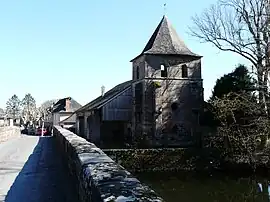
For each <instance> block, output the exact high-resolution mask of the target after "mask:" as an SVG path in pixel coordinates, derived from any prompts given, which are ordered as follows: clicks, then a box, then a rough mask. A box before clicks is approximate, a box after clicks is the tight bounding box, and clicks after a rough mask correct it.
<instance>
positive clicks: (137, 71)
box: [136, 67, 140, 79]
mask: <svg viewBox="0 0 270 202" xmlns="http://www.w3.org/2000/svg"><path fill="white" fill-rule="evenodd" d="M136 77H137V79H139V78H140V68H139V67H137V68H136Z"/></svg>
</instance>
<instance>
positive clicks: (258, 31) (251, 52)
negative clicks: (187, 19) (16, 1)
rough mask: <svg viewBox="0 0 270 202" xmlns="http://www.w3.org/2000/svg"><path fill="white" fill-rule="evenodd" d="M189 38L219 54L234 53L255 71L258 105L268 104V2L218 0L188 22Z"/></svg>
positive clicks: (266, 0)
mask: <svg viewBox="0 0 270 202" xmlns="http://www.w3.org/2000/svg"><path fill="white" fill-rule="evenodd" d="M192 19H193V22H194V26H193V27H190V31H191V34H192V35H193V36H195V37H197V38H199V39H200V40H201V41H202V42H209V43H211V44H213V45H214V46H215V47H217V48H218V49H220V50H222V51H230V52H233V53H236V54H238V55H240V56H242V57H244V58H245V59H247V60H248V61H250V62H251V63H252V65H253V67H254V68H255V69H256V71H255V73H256V77H257V84H258V87H259V101H260V103H263V104H265V103H268V106H267V107H268V114H269V113H270V105H269V96H268V86H267V84H268V77H269V76H268V75H269V58H268V57H267V51H268V50H267V49H268V47H267V44H268V42H269V30H270V29H269V26H270V16H269V2H268V0H219V1H218V3H217V4H216V5H212V6H211V7H210V8H209V9H206V10H205V11H204V12H203V13H202V14H201V15H200V16H198V15H196V16H195V17H193V18H192Z"/></svg>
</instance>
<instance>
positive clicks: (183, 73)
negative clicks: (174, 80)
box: [182, 65, 188, 78]
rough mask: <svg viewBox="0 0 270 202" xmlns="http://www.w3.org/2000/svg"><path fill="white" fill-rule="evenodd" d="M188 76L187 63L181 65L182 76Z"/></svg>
mask: <svg viewBox="0 0 270 202" xmlns="http://www.w3.org/2000/svg"><path fill="white" fill-rule="evenodd" d="M187 77H188V67H187V65H183V66H182V78H187Z"/></svg>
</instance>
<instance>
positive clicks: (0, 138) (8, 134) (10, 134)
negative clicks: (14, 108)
mask: <svg viewBox="0 0 270 202" xmlns="http://www.w3.org/2000/svg"><path fill="white" fill-rule="evenodd" d="M20 135H21V130H20V128H19V127H16V126H4V127H0V143H1V142H5V141H7V140H9V139H12V138H16V137H19V136H20Z"/></svg>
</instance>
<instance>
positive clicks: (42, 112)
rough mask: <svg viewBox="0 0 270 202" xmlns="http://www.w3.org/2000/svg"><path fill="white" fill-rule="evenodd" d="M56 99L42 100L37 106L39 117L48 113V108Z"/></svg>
mask: <svg viewBox="0 0 270 202" xmlns="http://www.w3.org/2000/svg"><path fill="white" fill-rule="evenodd" d="M57 101H58V100H57V99H52V100H47V101H45V102H43V103H42V104H41V105H40V107H39V108H38V114H39V116H40V117H43V116H46V115H48V113H49V110H50V108H51V107H52V105H53V104H54V103H56V102H57Z"/></svg>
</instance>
